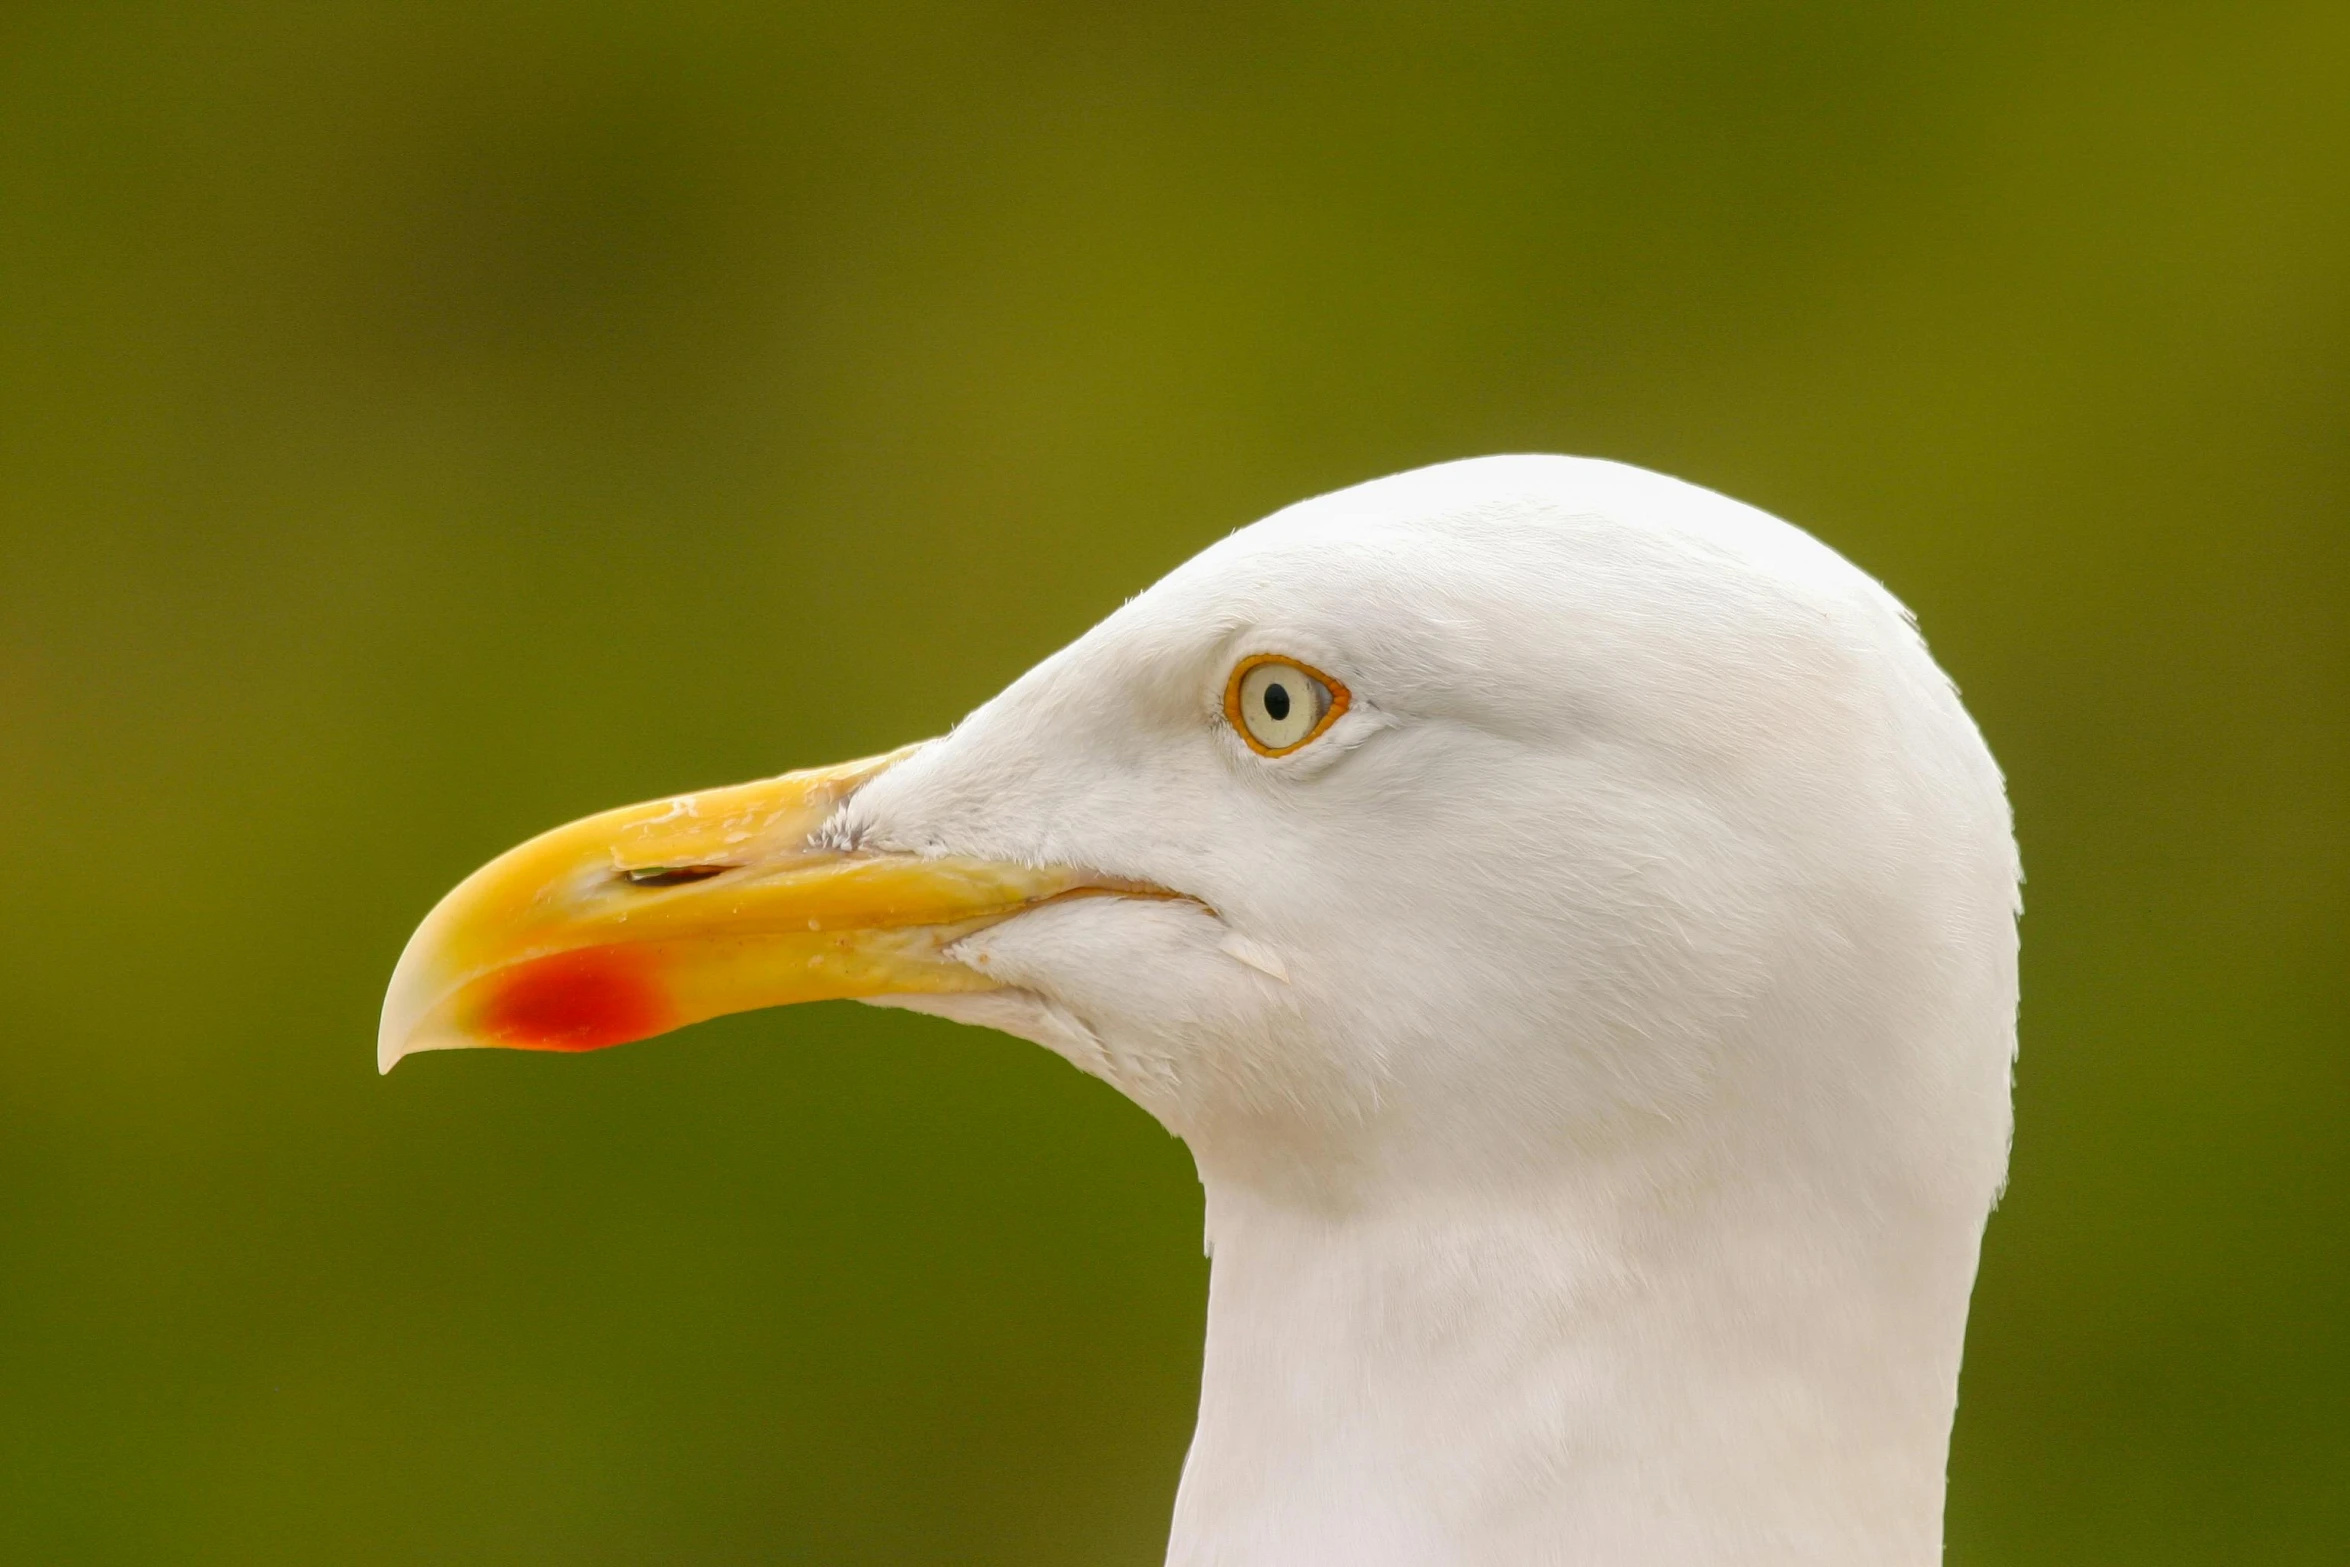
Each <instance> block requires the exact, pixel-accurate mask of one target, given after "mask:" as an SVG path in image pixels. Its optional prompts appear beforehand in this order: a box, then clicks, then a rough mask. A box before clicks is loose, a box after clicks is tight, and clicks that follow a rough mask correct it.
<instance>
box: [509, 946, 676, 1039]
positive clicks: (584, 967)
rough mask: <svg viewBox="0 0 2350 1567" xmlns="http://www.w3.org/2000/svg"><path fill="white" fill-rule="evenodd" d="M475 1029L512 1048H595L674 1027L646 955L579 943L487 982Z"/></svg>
mask: <svg viewBox="0 0 2350 1567" xmlns="http://www.w3.org/2000/svg"><path fill="white" fill-rule="evenodd" d="M478 1026H479V1028H480V1030H481V1032H482V1033H483V1034H484V1035H486V1036H488V1038H489V1039H490V1040H491V1041H492V1042H494V1043H496V1044H501V1045H506V1046H509V1047H511V1048H514V1049H517V1050H601V1049H603V1048H604V1047H605V1046H607V1045H625V1044H627V1043H628V1042H629V1041H630V1040H632V1039H644V1038H647V1037H648V1036H650V1035H653V1034H659V1033H663V1032H666V1031H667V1030H669V1029H671V1028H674V1027H675V1026H676V1019H675V1018H674V1016H673V1015H672V1014H671V1011H670V1008H669V1004H668V1000H667V998H666V996H665V995H664V994H663V992H662V989H661V986H660V983H659V982H658V981H657V980H655V979H654V977H653V975H652V972H651V965H650V963H649V962H648V961H647V959H646V956H645V954H643V953H640V952H633V951H631V950H630V949H628V948H626V947H584V948H582V949H581V950H579V951H577V952H558V953H556V954H555V955H554V956H552V957H545V958H534V959H532V960H531V961H530V962H528V963H522V964H517V965H516V966H515V967H514V968H512V969H510V970H508V971H507V972H506V973H504V974H501V975H499V976H498V978H497V979H496V980H495V981H494V982H493V984H492V988H491V990H490V994H489V999H488V1001H487V1002H486V1003H485V1004H484V1006H483V1008H482V1015H481V1020H480V1023H479V1025H478Z"/></svg>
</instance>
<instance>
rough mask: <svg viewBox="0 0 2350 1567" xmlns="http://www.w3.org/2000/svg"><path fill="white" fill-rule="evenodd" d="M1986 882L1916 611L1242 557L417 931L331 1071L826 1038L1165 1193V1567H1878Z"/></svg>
mask: <svg viewBox="0 0 2350 1567" xmlns="http://www.w3.org/2000/svg"><path fill="white" fill-rule="evenodd" d="M2020 879H2021V875H2020V870H2019V866H2018V860H2017V856H2016V849H2015V840H2014V834H2013V831H2012V827H2011V824H2010V818H2009V813H2008V807H2007V801H2006V795H2005V791H2004V787H2003V785H2002V781H2001V778H2000V774H1999V770H1998V768H1997V766H1996V764H1995V763H1994V762H1993V760H1992V758H1991V755H1990V752H1989V750H1988V749H1987V748H1986V747H1985V745H1984V742H1983V740H1982V737H1981V735H1980V734H1979V733H1978V731H1977V729H1976V727H1975V725H1974V723H1973V721H1972V720H1971V719H1970V718H1969V716H1968V714H1967V712H1966V710H1965V709H1964V708H1963V707H1962V706H1961V705H1960V702H1959V698H1958V694H1957V691H1956V689H1955V688H1954V687H1953V685H1952V684H1951V682H1950V680H1949V679H1948V678H1947V677H1946V676H1945V675H1944V674H1943V673H1942V671H1941V670H1940V669H1939V668H1938V667H1937V666H1936V664H1935V663H1934V661H1933V659H1932V658H1931V656H1930V655H1929V654H1928V653H1927V651H1926V648H1925V644H1924V643H1923V642H1922V641H1921V640H1920V637H1919V634H1918V631H1917V628H1916V625H1915V623H1914V622H1913V620H1912V619H1911V617H1910V616H1909V614H1908V613H1907V611H1905V610H1904V609H1903V607H1902V606H1901V605H1900V604H1899V603H1898V602H1897V601H1896V600H1895V599H1894V598H1893V597H1892V596H1891V595H1890V594H1888V593H1887V592H1886V591H1885V589H1883V588H1882V587H1880V586H1879V585H1878V584H1877V582H1876V581H1874V580H1873V579H1872V578H1870V577H1869V576H1867V575H1866V574H1864V573H1863V572H1861V571H1860V570H1859V569H1857V568H1856V567H1854V566H1853V565H1851V564H1850V563H1848V562H1847V561H1845V560H1844V559H1843V558H1842V557H1841V556H1839V555H1837V554H1836V553H1835V552H1834V551H1833V550H1831V549H1829V548H1828V547H1827V546H1825V545H1823V544H1821V543H1820V542H1818V541H1817V540H1815V539H1813V538H1812V537H1811V536H1810V535H1808V534H1806V533H1804V532H1802V531H1800V530H1799V529H1797V528H1795V527H1792V526H1790V525H1789V524H1787V523H1784V522H1781V521H1779V520H1777V519H1776V518H1774V517H1771V516H1769V515H1767V514H1765V513H1763V512H1761V511H1758V510H1755V509H1754V508H1752V507H1749V506H1746V505H1742V504H1740V503H1738V502H1736V501H1733V500H1730V499H1728V498H1726V497H1724V496H1722V495H1720V494H1717V493H1715V492H1712V491H1709V490H1706V489H1702V488H1699V487H1697V486H1694V485H1690V484H1686V483H1683V482H1680V481H1678V480H1675V479H1671V478H1667V477H1665V476H1663V475H1660V474H1656V473H1651V472H1648V471H1645V470H1641V469H1638V468H1633V467H1628V466H1624V465H1621V464H1617V463H1611V462H1605V461H1598V460H1593V459H1583V458H1570V457H1556V456H1501V457H1487V458H1478V459H1471V460H1467V461H1461V462H1453V463H1446V464H1441V465H1438V466H1434V467H1428V468H1422V469H1418V470H1415V471H1412V472H1407V473H1402V474H1398V475H1394V476H1392V477H1388V478H1384V479H1379V480H1375V481H1373V482H1370V483H1366V484H1361V485H1358V486H1356V487H1354V488H1351V489H1345V490H1340V491H1337V492H1335V493H1332V494H1328V495H1323V496H1320V497H1318V498H1316V499H1312V500H1308V501H1305V502H1302V503H1300V504H1297V505H1294V506H1291V507H1288V508H1286V509H1284V510H1282V511H1279V512H1276V513H1274V514H1273V515H1271V516H1269V517H1267V518H1265V519H1264V520H1262V521H1260V522H1257V523H1255V524H1253V525H1252V526H1249V527H1246V528H1243V529H1241V530H1240V531H1238V532H1236V533H1234V534H1232V535H1230V536H1229V537H1226V538H1225V539H1223V540H1221V541H1220V542H1218V543H1216V544H1214V545H1213V546H1211V547H1210V548H1208V549H1207V550H1205V551H1204V552H1203V553H1201V554H1199V555H1198V556H1196V557H1194V558H1193V559H1192V560H1190V561H1189V562H1187V563H1186V564H1184V565H1182V566H1180V567H1178V568H1177V569H1176V570H1175V571H1173V572H1172V573H1170V574H1169V575H1168V576H1167V577H1165V578H1164V579H1162V580H1161V581H1160V582H1159V583H1157V584H1156V585H1155V586H1153V587H1151V588H1150V589H1149V590H1148V591H1146V592H1144V593H1142V594H1141V595H1139V596H1138V597H1136V598H1134V599H1132V600H1130V601H1128V602H1127V603H1126V604H1125V605H1124V606H1123V607H1121V608H1120V609H1118V610H1117V611H1116V612H1115V613H1114V614H1112V615H1110V616H1109V618H1107V619H1106V620H1104V621H1102V622H1101V623H1100V624H1099V625H1097V626H1095V627H1094V628H1093V629H1092V630H1091V631H1089V632H1087V633H1086V634H1085V635H1084V636H1082V637H1080V638H1079V639H1078V640H1077V641H1076V642H1074V643H1072V644H1071V645H1070V646H1068V647H1066V648H1064V649H1062V650H1061V651H1060V652H1058V653H1055V654H1053V655H1052V656H1051V657H1049V658H1047V659H1045V660H1044V662H1042V663H1041V664H1039V665H1037V666H1036V667H1035V668H1034V669H1032V670H1030V671H1029V672H1028V673H1027V674H1025V675H1023V676H1022V677H1021V678H1020V679H1019V680H1017V681H1015V682H1014V683H1013V684H1012V685H1011V686H1010V687H1008V688H1007V689H1006V690H1005V691H1003V692H1002V694H1000V695H998V696H997V697H995V698H994V699H993V700H991V701H989V702H987V703H986V704H985V705H983V706H981V707H980V708H979V709H978V710H977V711H975V712H973V713H972V714H971V715H970V716H969V717H967V718H966V719H964V720H963V722H961V723H960V724H958V725H957V726H955V728H954V729H953V730H952V731H951V732H950V733H948V734H947V735H945V736H944V737H942V738H939V739H935V740H930V741H927V742H924V743H921V744H917V745H912V746H908V747H905V748H904V749H902V750H898V751H893V752H891V753H889V754H888V755H886V756H880V757H874V758H870V759H867V760H864V761H858V762H851V763H847V764H843V765H840V766H834V767H825V768H817V769H813V770H807V771H800V772H792V773H786V774H784V775H783V776H781V777H777V778H771V779H767V780H764V781H761V782H756V783H750V784H744V785H740V786H736V787H732V788H721V789H713V790H710V791H707V792H704V793H698V794H688V795H682V796H679V797H676V798H673V799H666V800H659V801H654V802H651V803H648V804H643V805H635V806H628V807H625V808H622V809H619V810H615V811H609V812H606V813H603V814H601V815H597V816H592V817H589V818H587V819H586V820H583V821H580V822H576V823H573V824H572V825H570V826H566V827H559V828H557V829H555V830H554V831H552V832H549V833H547V834H545V835H543V836H541V837H538V838H535V839H533V840H531V841H530V842H528V843H525V844H523V845H522V846H521V847H519V848H516V849H513V850H511V851H509V852H508V853H506V854H505V855H503V856H501V857H499V858H498V859H496V860H493V861H492V862H491V863H490V864H488V865H487V866H485V867H483V868H482V869H481V870H479V871H477V872H475V873H474V874H473V875H472V876H471V877H469V878H468V879H467V880H466V881H464V882H463V883H462V884H460V885H459V886H458V887H457V888H456V889H455V890H454V891H452V892H451V893H450V894H449V895H448V896H447V897H446V898H444V899H443V900H442V901H441V903H440V904H439V905H438V906H437V907H435V908H434V909H433V910H432V912H431V913H430V915H428V916H427V918H426V919H425V921H424V922H423V924H422V925H421V926H420V927H419V929H418V930H417V932H416V934H415V936H414V937H413V938H412V939H411V941H410V942H409V944H408V946H407V949H406V950H405V951H404V952H403V954H402V955H401V957H400V960H399V963H398V966H397V968H396V970H395V972H394V974H393V977H392V981H391V986H390V991H389V994H388V996H387V998H386V1001H385V1006H384V1012H383V1025H382V1032H381V1037H380V1040H379V1045H378V1055H377V1061H378V1065H379V1067H380V1068H381V1069H382V1070H384V1071H389V1070H390V1069H391V1067H392V1065H393V1064H394V1063H395V1062H396V1061H398V1060H399V1059H400V1058H401V1057H402V1056H404V1055H408V1054H412V1053H414V1052H417V1051H425V1050H440V1049H447V1048H452V1047H466V1046H484V1045H497V1046H510V1047H518V1048H522V1049H531V1050H560V1051H569V1050H593V1049H597V1048H600V1047H603V1046H608V1045H616V1044H621V1043H624V1042H626V1041H630V1040H635V1039H642V1038H646V1037H648V1036H651V1035H655V1034H660V1033H663V1032H666V1031H668V1030H670V1029H674V1028H678V1027H680V1026H682V1025H684V1024H687V1023H691V1022H694V1021H697V1020H699V1019H702V1018H708V1017H714V1016H718V1015H720V1014H723V1013H730V1012H738V1011H743V1010H746V1009H749V1008H754V1007H766V1006H776V1005H782V1004H786V1003H792V1002H800V1001H810V1000H818V999H823V998H828V997H829V998H839V997H848V998H854V999H857V1000H861V1001H866V1002H871V1003H874V1004H876V1005H882V1006H894V1007H905V1008H911V1009H913V1010H916V1011H920V1012H928V1013H933V1014H937V1015H940V1016H943V1017H947V1018H952V1019H956V1020H959V1021H962V1022H966V1023H972V1024H978V1025H981V1026H984V1027H989V1028H994V1029H999V1030H1002V1031H1004V1032H1007V1033H1010V1034H1014V1035H1017V1036H1019V1037H1021V1038H1024V1039H1028V1040H1031V1041H1034V1042H1035V1043H1038V1044H1041V1045H1043V1046H1044V1047H1046V1048H1047V1049H1049V1050H1052V1051H1054V1052H1056V1053H1057V1054H1059V1055H1061V1056H1063V1057H1064V1058H1066V1059H1067V1060H1069V1061H1070V1062H1072V1063H1073V1064H1075V1065H1076V1066H1077V1067H1079V1068H1080V1069H1081V1070H1083V1071H1086V1072H1088V1073H1091V1074H1093V1075H1094V1076H1096V1077H1099V1078H1100V1079H1102V1080H1103V1081H1104V1082H1107V1083H1109V1084H1110V1085H1111V1086H1112V1087H1114V1088H1116V1089H1117V1090H1118V1091H1119V1092H1121V1093H1123V1094H1124V1095H1126V1097H1128V1098H1129V1099H1131V1100H1133V1101H1134V1102H1135V1103H1136V1104H1137V1105H1139V1106H1141V1107H1142V1109H1144V1110H1145V1111H1147V1112H1148V1113H1149V1114H1150V1115H1151V1116H1153V1117H1155V1118H1156V1119H1157V1120H1158V1121H1159V1122H1160V1123H1161V1124H1162V1125H1163V1126H1164V1127H1166V1129H1167V1130H1168V1131H1170V1132H1172V1133H1173V1134H1174V1135H1175V1136H1177V1137H1179V1138H1181V1139H1182V1140H1183V1141H1184V1142H1185V1143H1186V1144H1187V1145H1188V1146H1189V1148H1190V1150H1191V1153H1192V1155H1193V1157H1194V1159H1195V1161H1196V1163H1197V1167H1198V1173H1199V1178H1200V1184H1201V1186H1202V1187H1203V1189H1204V1192H1205V1221H1206V1235H1207V1241H1208V1247H1209V1255H1210V1256H1211V1258H1212V1259H1213V1262H1212V1266H1211V1270H1210V1284H1209V1292H1208V1324H1207V1343H1206V1349H1205V1353H1204V1360H1203V1369H1202V1376H1201V1389H1200V1406H1199V1418H1198V1424H1197V1427H1196V1431H1195V1434H1194V1437H1193V1440H1192V1444H1191V1447H1190V1451H1189V1454H1188V1456H1187V1458H1186V1460H1185V1462H1184V1466H1183V1472H1182V1479H1181V1482H1180V1486H1179V1488H1178V1492H1177V1496H1176V1501H1175V1508H1174V1518H1173V1524H1172V1530H1171V1535H1170V1540H1169V1546H1168V1555H1167V1560H1168V1561H1169V1562H1170V1563H1171V1564H1174V1567H1316V1564H1333V1567H1335V1564H1346V1567H1507V1564H1520V1563H1525V1564H1535V1563H1540V1564H1574V1567H1644V1564H1658V1567H1662V1564H1672V1567H1764V1564H1770V1567H1778V1564H1788V1567H1793V1564H1799V1563H1800V1564H1805V1567H1822V1564H1831V1567H1863V1564H1866V1567H1928V1564H1932V1563H1937V1562H1939V1561H1940V1559H1941V1548H1942V1512H1943V1496H1944V1474H1945V1465H1946V1460H1947V1453H1948V1445H1949V1437H1950V1427H1951V1420H1952V1416H1953V1411H1954V1408H1955V1405H1956V1400H1957V1390H1958V1372H1959V1357H1960V1348H1961V1342H1962V1339H1963V1337H1964V1332H1965V1325H1966V1312H1967V1299H1968V1295H1969V1293H1970V1291H1971V1289H1972V1286H1973V1282H1974V1276H1975V1270H1976V1263H1977V1255H1978V1251H1979V1246H1980V1242H1981V1238H1982V1233H1983V1227H1984V1224H1985V1221H1986V1218H1987V1216H1988V1214H1989V1212H1990V1210H1991V1208H1992V1206H1993V1204H1994V1203H1995V1202H1996V1200H1997V1198H1998V1195H1999V1193H2000V1190H2001V1187H2002V1184H2003V1181H2004V1178H2005V1171H2006V1165H2007V1154H2008V1145H2009V1137H2010V1127H2011V1118H2010V1109H2009V1089H2010V1080H2011V1076H2012V1071H2013V1063H2014V1057H2015V1015H2016V996H2017V991H2016V951H2017V945H2016V919H2017V916H2018V914H2019V912H2020V904H2019V902H2018V887H2019V885H2020Z"/></svg>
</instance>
